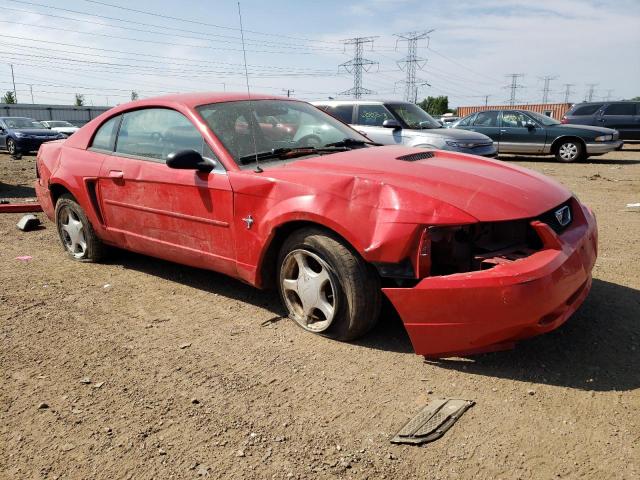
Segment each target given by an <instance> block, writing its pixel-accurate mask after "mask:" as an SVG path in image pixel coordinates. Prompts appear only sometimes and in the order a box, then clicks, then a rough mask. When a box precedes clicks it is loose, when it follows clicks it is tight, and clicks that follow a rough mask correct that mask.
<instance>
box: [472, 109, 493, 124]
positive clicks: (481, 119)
mask: <svg viewBox="0 0 640 480" xmlns="http://www.w3.org/2000/svg"><path fill="white" fill-rule="evenodd" d="M473 125H474V126H478V127H497V126H498V112H480V113H478V115H477V116H476V119H475V121H474V122H473Z"/></svg>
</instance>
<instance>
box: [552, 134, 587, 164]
mask: <svg viewBox="0 0 640 480" xmlns="http://www.w3.org/2000/svg"><path fill="white" fill-rule="evenodd" d="M555 155H556V160H557V161H559V162H562V163H571V162H579V161H581V160H583V159H584V158H585V148H584V143H582V142H581V141H580V140H578V139H577V138H565V139H562V140H560V141H559V142H558V144H557V145H556V148H555Z"/></svg>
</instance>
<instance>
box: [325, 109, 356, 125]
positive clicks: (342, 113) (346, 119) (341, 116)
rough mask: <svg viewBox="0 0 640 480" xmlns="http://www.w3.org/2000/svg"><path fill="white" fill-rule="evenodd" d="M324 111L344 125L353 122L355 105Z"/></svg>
mask: <svg viewBox="0 0 640 480" xmlns="http://www.w3.org/2000/svg"><path fill="white" fill-rule="evenodd" d="M323 110H324V111H325V112H327V113H328V114H329V115H331V116H332V117H334V118H337V119H338V120H340V121H341V122H343V123H351V122H352V121H353V105H336V106H335V107H325V108H324V109H323Z"/></svg>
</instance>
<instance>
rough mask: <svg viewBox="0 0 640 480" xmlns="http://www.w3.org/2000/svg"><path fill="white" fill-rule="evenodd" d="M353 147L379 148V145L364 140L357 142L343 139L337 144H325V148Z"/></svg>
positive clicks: (352, 139) (351, 139)
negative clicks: (371, 146)
mask: <svg viewBox="0 0 640 480" xmlns="http://www.w3.org/2000/svg"><path fill="white" fill-rule="evenodd" d="M355 145H374V146H376V147H379V146H380V145H382V144H380V143H375V142H368V141H366V140H357V139H355V138H343V139H342V140H340V141H339V142H333V143H327V144H326V145H325V147H350V146H355Z"/></svg>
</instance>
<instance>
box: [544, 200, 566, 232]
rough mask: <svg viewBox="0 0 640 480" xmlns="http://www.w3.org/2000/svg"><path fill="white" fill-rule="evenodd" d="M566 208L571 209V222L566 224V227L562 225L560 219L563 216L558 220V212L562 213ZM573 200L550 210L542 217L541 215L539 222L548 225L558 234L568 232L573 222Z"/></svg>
mask: <svg viewBox="0 0 640 480" xmlns="http://www.w3.org/2000/svg"><path fill="white" fill-rule="evenodd" d="M564 207H568V208H569V215H570V217H569V222H568V223H566V224H565V225H562V223H561V222H560V218H562V216H560V218H558V217H557V216H556V213H557V212H560V211H561V210H562V209H563V208H564ZM571 207H572V205H571V200H568V201H566V202H564V203H563V204H561V205H558V206H557V207H555V208H552V209H551V210H549V211H548V212H545V213H543V214H542V215H540V216H539V217H538V220H540V221H541V222H542V223H546V224H547V225H549V226H550V227H551V229H552V230H553V231H554V232H556V233H560V232H563V231H564V230H566V229H567V228H569V226H570V225H571V223H572V222H573V213H574V212H573V208H571Z"/></svg>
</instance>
